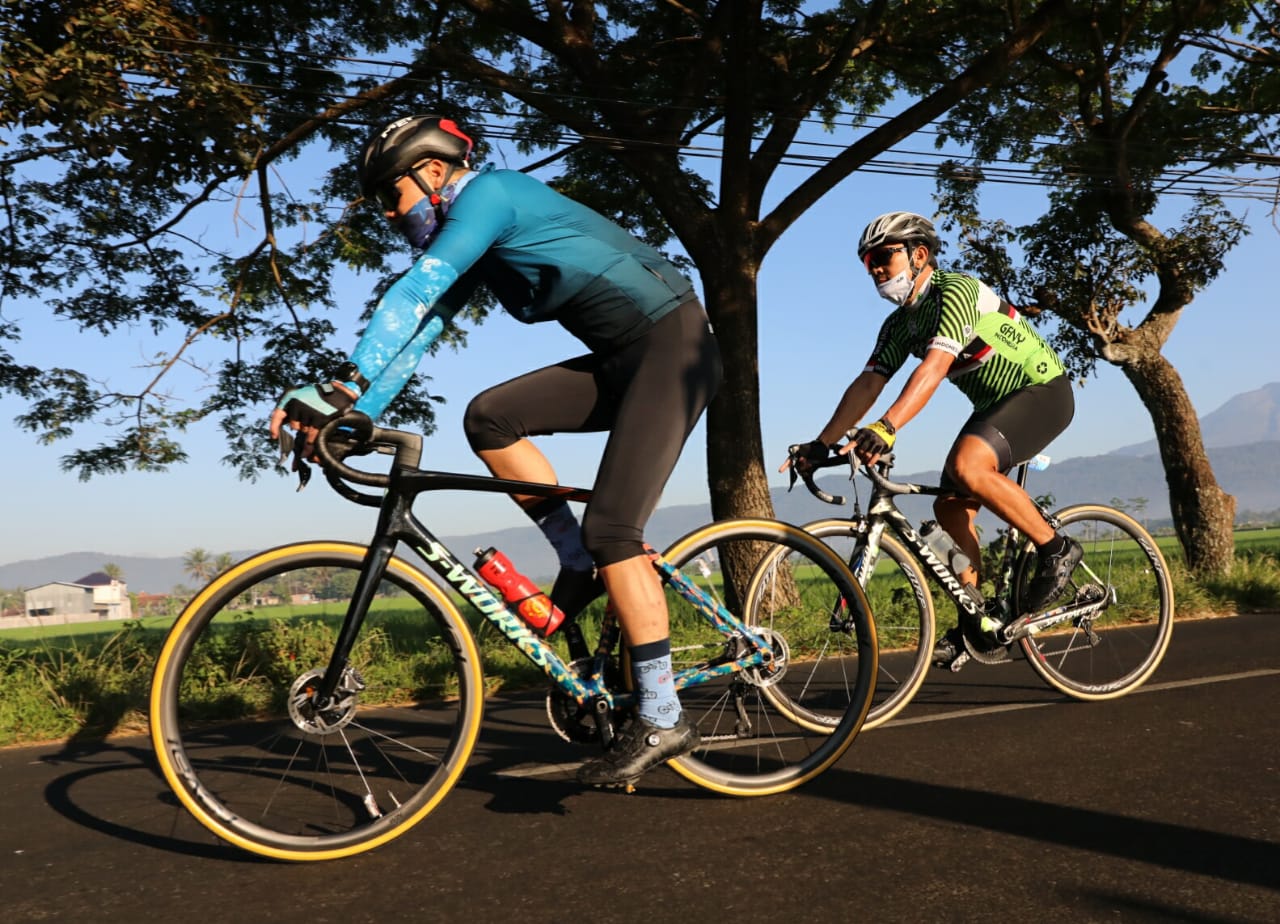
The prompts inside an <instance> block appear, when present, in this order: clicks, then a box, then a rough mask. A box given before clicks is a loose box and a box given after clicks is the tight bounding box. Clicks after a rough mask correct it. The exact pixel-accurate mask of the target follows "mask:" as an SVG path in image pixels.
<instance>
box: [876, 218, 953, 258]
mask: <svg viewBox="0 0 1280 924" xmlns="http://www.w3.org/2000/svg"><path fill="white" fill-rule="evenodd" d="M915 243H920V244H924V245H925V246H926V247H928V248H929V253H930V254H931V255H936V254H937V252H938V246H939V241H938V232H937V231H936V230H934V227H933V222H931V221H930V220H929V219H927V218H925V217H924V216H923V215H917V214H916V213H915V212H885V213H884V214H883V215H881V216H880V217H879V218H875V219H872V221H871V223H870V224H869V225H867V226H866V227H865V228H864V229H863V230H862V237H861V239H860V240H859V241H858V259H859V260H861V259H862V258H863V257H865V256H866V255H867V253H868V251H872V250H875V249H876V248H877V247H883V246H884V245H885V244H915Z"/></svg>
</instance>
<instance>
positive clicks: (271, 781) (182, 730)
mask: <svg viewBox="0 0 1280 924" xmlns="http://www.w3.org/2000/svg"><path fill="white" fill-rule="evenodd" d="M364 554H365V549H364V547H362V546H359V545H354V544H350V543H343V542H303V543H298V544H294V545H288V546H283V547H281V548H277V549H272V550H270V551H266V552H262V553H261V554H258V555H255V556H253V557H252V558H249V559H246V560H245V561H243V562H241V563H240V564H238V565H235V566H234V567H232V568H230V569H229V570H227V571H226V572H224V573H223V574H220V575H219V576H218V577H216V578H214V580H213V581H212V582H211V583H210V584H209V585H208V586H207V587H205V588H204V590H202V591H200V593H199V594H197V595H196V596H195V598H194V599H192V601H191V602H190V603H189V604H188V605H187V608H186V609H185V610H183V612H182V614H181V615H179V616H178V618H177V620H176V621H175V622H174V624H173V628H172V629H171V630H170V632H169V635H168V637H167V638H166V639H165V642H164V645H163V647H162V648H161V651H160V655H159V659H158V661H157V663H156V669H155V675H154V677H153V680H152V685H151V738H152V744H153V746H154V748H155V752H156V758H157V760H158V761H159V763H160V769H161V771H162V772H163V774H164V777H165V779H166V780H167V781H168V783H169V785H170V787H172V789H173V791H174V792H175V793H176V794H177V796H178V798H179V799H180V800H181V802H182V804H183V805H184V806H185V807H186V808H187V809H188V810H189V811H190V812H191V814H192V815H194V816H195V817H196V819H197V820H198V821H199V822H200V823H201V824H203V825H204V826H205V827H206V828H208V829H209V830H210V831H212V832H213V833H214V834H216V835H217V836H218V837H221V838H223V839H225V840H227V841H229V842H231V843H232V844H235V845H237V846H239V847H242V848H244V849H245V850H249V851H252V852H253V853H257V854H262V855H264V856H269V857H275V858H279V859H285V860H327V859H332V858H336V857H344V856H351V855H352V854H356V853H360V852H362V851H365V850H370V849H372V848H374V847H377V846H378V845H380V844H383V843H386V842H387V841H389V840H391V839H392V838H394V837H396V836H398V835H400V834H403V833H404V832H405V831H407V830H408V829H409V828H410V827H412V826H413V825H415V824H417V823H418V822H419V821H421V820H422V819H423V818H424V817H425V816H426V815H427V814H428V813H429V812H431V810H432V809H434V808H435V807H436V805H438V804H439V802H440V800H441V799H443V798H444V796H445V795H446V794H447V793H448V792H449V790H450V789H451V788H452V787H453V785H454V783H456V782H457V780H458V777H459V775H460V774H461V773H462V770H463V768H464V767H465V766H466V762H467V759H468V757H469V756H470V754H471V750H472V748H473V747H474V745H475V741H476V736H477V734H478V732H479V729H480V721H481V712H482V709H483V680H482V677H481V671H480V659H479V654H478V652H477V650H476V647H475V642H474V641H473V639H472V636H471V633H470V631H469V630H468V629H467V627H466V624H465V623H464V622H463V621H462V618H461V616H460V615H459V613H458V611H457V609H456V608H455V607H454V605H453V603H452V602H451V601H450V599H449V598H448V596H447V595H446V594H445V593H444V592H443V591H441V590H440V589H439V588H438V587H437V586H436V585H435V584H433V583H432V582H431V581H430V580H429V579H428V578H427V577H426V576H425V575H424V574H423V573H422V572H420V571H418V570H417V569H416V568H414V567H413V566H412V565H409V564H408V563H406V562H404V561H403V560H401V559H398V558H392V559H391V562H390V565H389V567H388V569H387V574H386V577H385V579H384V580H383V582H382V584H381V585H380V587H379V589H378V594H377V596H376V598H375V599H374V601H373V603H372V605H371V606H370V612H369V614H368V616H367V618H366V620H365V623H364V625H363V627H362V628H361V631H360V634H359V636H358V638H357V639H356V643H355V645H354V647H353V649H352V652H351V656H350V661H349V666H348V668H347V670H346V672H345V673H344V676H343V679H342V682H341V684H340V686H339V688H338V690H337V692H336V693H335V695H334V697H333V702H332V704H330V705H329V706H327V707H324V708H316V706H315V705H314V703H313V702H312V700H311V698H310V695H309V694H310V692H311V689H312V686H313V684H314V683H315V682H317V681H318V680H319V679H320V677H321V676H322V675H323V674H324V671H325V668H326V666H327V665H328V663H329V658H330V655H331V653H332V651H333V648H334V639H335V633H336V631H337V627H338V626H340V625H341V622H342V619H343V616H344V614H345V612H346V608H347V602H348V600H349V598H350V595H351V593H352V590H353V588H354V585H355V580H356V576H357V575H358V573H359V571H360V567H361V563H362V561H363V558H364Z"/></svg>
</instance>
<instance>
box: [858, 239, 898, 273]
mask: <svg viewBox="0 0 1280 924" xmlns="http://www.w3.org/2000/svg"><path fill="white" fill-rule="evenodd" d="M906 252H907V248H906V246H905V245H902V244H899V245H898V246H896V247H877V248H876V249H875V250H872V251H869V252H868V253H867V255H866V256H865V257H863V258H862V262H863V263H864V264H866V267H867V272H868V273H869V272H871V271H872V270H873V269H879V268H880V267H882V266H888V265H889V264H890V263H892V262H893V256H894V254H898V253H906Z"/></svg>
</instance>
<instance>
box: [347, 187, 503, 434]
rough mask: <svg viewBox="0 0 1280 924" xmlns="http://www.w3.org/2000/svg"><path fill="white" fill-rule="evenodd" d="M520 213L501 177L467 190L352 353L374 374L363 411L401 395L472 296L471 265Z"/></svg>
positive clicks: (375, 411)
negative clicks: (515, 213)
mask: <svg viewBox="0 0 1280 924" xmlns="http://www.w3.org/2000/svg"><path fill="white" fill-rule="evenodd" d="M474 179H475V180H479V179H480V175H476V176H475V177H474ZM512 214H513V212H512V207H511V204H510V203H509V202H508V201H507V199H506V197H505V195H504V194H503V193H502V190H501V187H500V186H498V185H497V184H495V183H492V182H490V183H487V184H485V183H479V182H477V183H475V184H474V186H473V187H472V188H468V189H465V190H463V191H462V192H461V193H459V195H458V199H457V201H456V202H455V203H454V205H453V207H452V208H451V209H450V211H449V215H448V217H446V219H445V223H444V226H443V227H442V228H441V230H440V233H439V235H438V236H437V237H436V238H435V239H434V240H433V241H432V242H431V243H430V245H429V246H428V248H427V251H426V253H424V254H423V255H422V256H421V257H419V258H418V262H417V263H416V264H414V267H413V269H411V270H409V272H407V273H405V274H404V275H403V276H402V277H400V278H399V279H397V280H396V282H395V284H394V285H392V286H391V288H390V289H388V290H387V293H386V295H384V296H383V297H382V300H381V301H380V302H379V303H378V307H377V308H376V309H374V312H373V317H372V318H371V319H370V321H369V326H368V327H367V328H366V329H365V332H364V334H363V335H362V336H361V337H360V342H359V343H358V344H356V348H355V351H354V352H353V353H352V354H351V361H352V362H353V363H355V364H356V366H357V367H358V368H359V369H360V372H361V374H362V375H363V376H364V377H365V378H366V379H368V380H369V388H368V389H367V390H366V392H365V393H364V394H363V395H361V397H360V400H359V401H357V402H356V409H357V410H359V411H362V412H363V413H365V414H368V415H369V416H370V417H371V418H373V419H374V420H377V419H378V417H380V416H381V415H382V412H383V411H385V410H386V409H387V406H388V405H389V404H391V402H392V400H394V399H395V396H396V395H398V394H400V390H401V389H403V388H404V386H405V383H406V382H408V381H409V379H410V377H411V376H412V375H413V372H414V370H415V369H417V367H418V363H419V362H421V360H422V357H423V356H424V355H425V354H426V352H427V350H428V349H429V348H430V347H431V344H432V343H434V342H435V340H436V338H437V337H439V336H440V333H441V331H443V330H444V325H445V324H446V323H448V322H449V321H450V320H451V319H452V318H453V316H454V315H455V314H457V313H458V311H459V310H460V309H461V308H462V306H463V305H464V304H465V303H466V300H467V299H468V298H470V296H471V293H472V291H473V290H474V289H475V287H476V284H477V283H478V277H477V276H476V274H475V273H474V272H469V271H470V270H472V267H473V266H474V265H475V263H476V261H477V260H479V259H480V257H481V256H483V254H484V253H485V252H486V251H487V250H488V249H489V248H490V247H491V246H492V245H493V243H494V241H495V240H497V238H498V237H499V236H500V235H501V234H502V232H503V230H504V228H505V227H506V226H507V224H509V223H510V221H511V220H512V219H511V216H512ZM459 277H461V278H459Z"/></svg>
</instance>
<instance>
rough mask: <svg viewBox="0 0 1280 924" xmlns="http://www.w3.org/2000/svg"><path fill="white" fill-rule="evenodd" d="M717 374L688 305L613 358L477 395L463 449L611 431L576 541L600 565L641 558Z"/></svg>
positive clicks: (699, 314) (560, 367)
mask: <svg viewBox="0 0 1280 924" xmlns="http://www.w3.org/2000/svg"><path fill="white" fill-rule="evenodd" d="M721 373H722V366H721V362H720V350H719V347H718V346H717V344H716V340H715V336H714V335H713V334H712V332H711V326H710V324H709V323H708V321H707V316H706V313H705V312H704V311H703V309H702V305H701V304H700V303H699V302H697V301H696V300H693V301H688V302H685V303H684V304H682V305H680V306H679V307H678V308H675V309H674V310H672V311H671V312H670V313H668V314H667V315H665V316H664V317H662V318H660V319H659V320H658V321H657V323H656V324H654V326H653V327H652V328H651V329H650V330H649V331H647V332H646V333H645V334H643V335H642V336H641V337H639V338H638V339H636V340H633V341H631V342H630V343H628V344H626V345H624V346H622V347H619V348H618V349H617V350H614V351H611V352H606V353H589V354H587V355H585V356H578V357H576V358H574V359H569V360H566V361H565V362H562V363H557V364H555V365H554V366H547V367H546V368H543V369H538V370H536V371H534V372H530V373H527V374H526V375H522V376H519V377H517V378H514V379H511V380H510V381H507V382H503V383H502V384H501V385H496V386H494V387H493V388H490V389H488V390H486V391H483V392H481V393H480V394H479V395H477V396H476V397H475V398H474V399H473V400H472V401H471V403H470V405H468V406H467V412H466V415H465V418H464V426H465V428H466V433H467V440H468V441H469V442H470V443H471V448H472V449H474V450H476V451H482V450H492V449H505V448H506V447H507V446H510V445H511V444H513V443H515V442H516V441H517V440H520V439H523V438H524V437H528V436H539V435H545V434H549V433H600V432H604V431H608V433H609V438H608V441H607V442H606V443H605V449H604V455H603V456H602V457H601V460H600V469H599V471H598V473H597V475H596V481H595V485H594V489H593V497H592V500H591V502H590V503H589V504H588V505H587V508H586V510H585V511H584V513H583V517H582V541H583V545H585V546H586V549H587V551H588V552H590V553H591V557H592V558H594V559H595V562H596V564H597V565H598V566H604V565H610V564H614V563H616V562H620V561H625V560H627V559H629V558H634V557H635V556H637V555H643V554H644V525H645V523H647V522H648V520H649V517H650V515H651V514H652V513H653V511H654V508H655V507H657V505H658V501H659V499H660V498H661V496H662V489H663V488H664V487H665V486H666V483H667V479H668V478H670V477H671V472H672V471H673V470H674V469H675V465H676V461H677V459H678V458H679V457H680V451H681V450H682V449H683V448H684V444H685V441H686V440H687V439H688V438H689V433H690V431H692V430H693V427H694V424H696V423H697V421H698V418H699V417H701V416H702V412H703V410H705V409H706V406H707V404H708V403H710V401H711V399H712V398H713V397H714V396H715V391H716V388H717V387H718V386H719V384H720V377H721Z"/></svg>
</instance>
